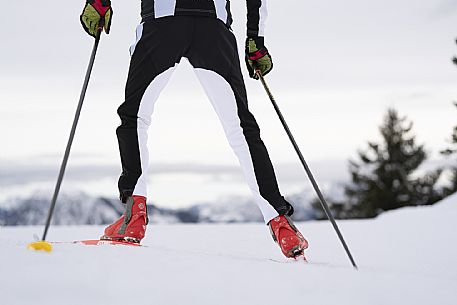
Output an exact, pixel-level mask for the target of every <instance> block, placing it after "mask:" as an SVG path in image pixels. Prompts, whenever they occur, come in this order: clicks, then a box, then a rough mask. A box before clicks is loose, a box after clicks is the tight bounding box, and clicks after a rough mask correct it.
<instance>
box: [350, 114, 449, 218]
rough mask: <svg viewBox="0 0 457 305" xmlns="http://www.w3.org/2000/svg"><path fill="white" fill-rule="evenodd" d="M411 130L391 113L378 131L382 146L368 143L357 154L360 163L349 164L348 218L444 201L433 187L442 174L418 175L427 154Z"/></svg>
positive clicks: (404, 121)
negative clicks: (365, 147)
mask: <svg viewBox="0 0 457 305" xmlns="http://www.w3.org/2000/svg"><path fill="white" fill-rule="evenodd" d="M412 126H413V124H412V122H408V121H407V119H406V118H405V117H399V115H398V113H397V111H396V110H394V109H389V110H388V111H387V115H386V116H385V119H384V123H383V125H382V126H381V127H380V129H379V130H380V133H381V136H382V143H380V144H377V143H374V142H369V143H368V150H367V151H359V153H358V155H359V158H360V161H359V162H355V161H350V166H349V169H350V173H351V178H352V184H351V185H347V186H346V187H345V193H346V196H347V204H348V208H347V209H346V210H347V211H348V212H347V213H346V214H347V215H348V216H350V217H375V216H376V215H378V214H379V213H380V212H382V211H387V210H392V209H396V208H400V207H404V206H412V205H423V204H432V203H434V202H436V201H438V200H439V199H441V195H440V194H439V193H438V192H437V191H436V190H435V187H434V186H435V184H436V182H437V180H438V179H439V177H440V175H441V170H437V171H434V172H432V173H428V174H426V175H424V176H422V177H418V176H417V175H415V174H416V170H417V169H418V168H419V166H420V165H421V164H422V163H423V162H424V161H425V160H426V158H427V154H426V152H425V149H424V146H423V145H417V144H416V139H415V136H414V135H412V133H411V130H412Z"/></svg>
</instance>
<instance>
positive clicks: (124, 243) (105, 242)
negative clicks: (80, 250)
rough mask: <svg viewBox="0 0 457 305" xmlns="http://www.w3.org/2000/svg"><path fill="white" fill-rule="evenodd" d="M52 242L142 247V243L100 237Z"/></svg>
mask: <svg viewBox="0 0 457 305" xmlns="http://www.w3.org/2000/svg"><path fill="white" fill-rule="evenodd" d="M51 243H52V244H82V245H88V246H100V245H122V246H134V247H142V245H140V244H137V243H130V242H127V241H122V240H100V239H88V240H75V241H68V242H65V241H55V242H51Z"/></svg>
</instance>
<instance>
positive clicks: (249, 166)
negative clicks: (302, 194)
mask: <svg viewBox="0 0 457 305" xmlns="http://www.w3.org/2000/svg"><path fill="white" fill-rule="evenodd" d="M197 25H198V26H197V30H198V31H197V34H195V36H194V40H193V43H192V47H191V49H190V53H189V61H190V62H191V64H192V65H193V67H194V68H195V72H196V74H197V77H198V79H199V80H200V82H201V83H202V85H203V88H204V90H205V92H206V94H207V95H208V97H209V99H210V101H211V103H212V105H213V107H214V109H215V110H216V113H217V115H218V116H219V119H220V120H221V123H222V125H223V128H224V131H225V134H226V136H227V138H228V141H229V143H230V145H231V147H232V149H233V150H234V152H235V154H236V155H237V157H238V160H239V162H240V164H241V167H242V170H243V173H244V175H245V177H246V180H247V182H248V185H249V187H250V189H251V191H252V193H253V195H254V198H255V201H256V203H257V204H258V206H259V208H260V210H261V211H262V214H263V217H264V220H265V223H268V222H269V221H270V220H271V219H273V218H275V217H276V216H278V215H291V214H292V213H293V208H292V206H291V205H290V204H289V203H288V202H287V201H286V200H285V199H284V197H283V196H281V194H280V191H279V188H278V185H277V181H276V177H275V173H274V169H273V166H272V164H271V161H270V158H269V156H268V152H267V149H266V148H265V145H264V143H263V141H262V140H261V138H260V130H259V127H258V125H257V123H256V121H255V118H254V116H253V115H252V114H251V112H250V111H249V109H248V105H247V96H246V89H245V86H244V81H243V77H242V74H241V68H240V62H239V58H238V52H237V47H236V41H235V37H234V36H233V34H232V33H231V31H229V30H228V29H227V28H226V27H225V25H224V24H223V23H222V22H220V21H218V20H212V19H209V18H208V19H203V18H201V21H200V22H198V23H197Z"/></svg>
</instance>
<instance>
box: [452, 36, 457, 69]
mask: <svg viewBox="0 0 457 305" xmlns="http://www.w3.org/2000/svg"><path fill="white" fill-rule="evenodd" d="M455 43H457V39H456V40H455ZM452 62H453V63H454V65H457V57H456V56H454V58H452Z"/></svg>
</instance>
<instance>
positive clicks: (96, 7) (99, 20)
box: [80, 0, 113, 37]
mask: <svg viewBox="0 0 457 305" xmlns="http://www.w3.org/2000/svg"><path fill="white" fill-rule="evenodd" d="M112 16H113V10H112V9H111V1H110V0H87V1H86V5H85V6H84V10H83V12H82V14H81V16H80V20H81V24H82V26H83V28H84V30H85V31H86V32H87V33H88V34H89V35H90V36H93V37H96V36H97V32H98V30H99V29H100V28H104V29H105V32H106V34H109V30H110V27H111V17H112Z"/></svg>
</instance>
